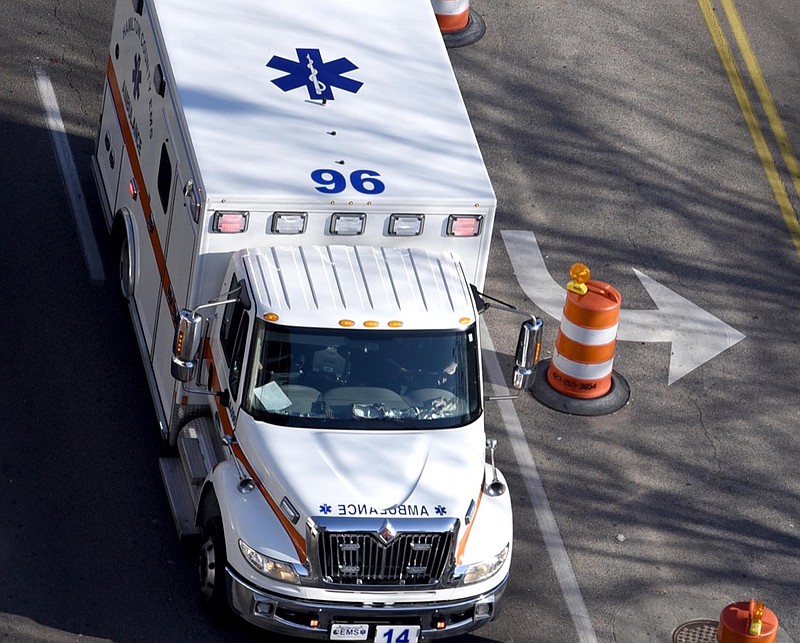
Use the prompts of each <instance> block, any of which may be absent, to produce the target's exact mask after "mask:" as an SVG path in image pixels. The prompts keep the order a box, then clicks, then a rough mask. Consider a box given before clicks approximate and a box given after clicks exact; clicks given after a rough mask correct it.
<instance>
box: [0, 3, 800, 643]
mask: <svg viewBox="0 0 800 643" xmlns="http://www.w3.org/2000/svg"><path fill="white" fill-rule="evenodd" d="M704 4H707V6H708V7H711V8H712V9H713V12H712V13H711V14H710V15H711V25H712V29H711V30H709V27H708V26H707V23H706V19H705V18H704V13H703V11H702V8H703V6H704ZM472 6H473V8H474V9H476V10H477V11H478V12H480V14H481V15H482V16H483V17H484V19H485V21H486V23H487V33H486V35H485V37H484V38H483V39H482V40H481V41H480V42H478V43H477V44H475V45H473V46H471V47H467V48H463V49H456V50H451V57H452V60H453V63H454V66H455V69H456V74H457V76H458V79H459V82H460V84H461V86H462V89H463V92H464V97H465V101H466V103H467V107H468V109H469V111H470V114H471V116H472V119H473V124H474V126H475V129H476V132H477V134H478V138H479V142H480V144H481V148H482V150H483V153H484V157H485V160H486V163H487V166H488V169H489V173H490V175H491V177H492V180H493V183H494V185H495V189H496V191H497V194H498V199H499V204H500V206H499V210H498V220H497V224H496V235H495V239H494V246H493V251H492V256H491V260H490V265H489V274H488V278H487V287H486V290H487V292H489V293H490V294H492V295H494V296H497V297H499V298H500V299H503V300H505V301H509V302H512V303H514V304H516V305H518V306H520V307H525V308H534V309H535V310H537V311H538V312H539V314H543V315H545V316H546V308H547V307H546V305H545V302H544V294H543V293H544V292H545V291H546V287H545V282H546V280H545V279H542V278H541V273H536V274H537V275H538V278H539V281H535V282H530V280H529V279H528V275H529V270H528V269H529V268H530V266H531V265H533V263H534V261H533V259H534V257H535V251H534V250H535V249H534V248H533V247H528V248H527V252H528V253H529V255H523V258H522V259H520V258H519V257H517V258H516V259H515V260H512V254H511V253H510V252H509V249H508V247H507V246H506V244H505V242H504V238H503V234H502V233H503V231H510V230H522V231H528V232H533V233H534V234H535V237H536V240H537V247H538V250H540V251H541V253H542V255H543V258H544V263H545V266H546V269H547V271H548V272H549V274H550V276H551V278H552V279H554V280H555V281H556V282H558V283H559V284H563V283H565V282H566V280H567V278H568V277H567V274H568V270H569V267H570V265H571V264H572V263H573V262H574V261H578V260H580V261H583V262H585V263H587V264H588V265H589V266H590V268H591V269H592V271H593V274H594V276H595V277H596V278H598V279H601V280H603V281H605V282H608V283H611V284H613V285H614V286H615V287H616V288H617V289H618V290H619V291H620V292H621V293H622V295H623V311H645V310H652V309H655V304H654V302H653V299H652V296H651V294H650V292H649V291H648V290H647V289H646V288H645V287H644V285H643V282H642V281H640V278H639V277H638V276H637V274H636V273H635V272H634V270H638V271H639V272H640V273H644V274H646V275H647V276H648V277H649V278H651V279H653V280H655V281H657V282H658V283H659V284H661V285H662V286H663V287H664V288H667V289H669V290H670V291H672V292H674V293H677V294H678V295H680V296H681V297H682V298H684V300H686V301H689V302H691V303H692V304H694V306H696V307H699V308H701V309H703V310H704V311H706V312H707V313H709V314H710V315H713V317H715V318H716V319H718V320H720V323H724V324H725V325H727V327H729V328H730V329H733V330H732V331H730V330H724V328H726V327H723V326H719V325H718V326H713V328H712V330H709V331H708V332H709V333H710V335H714V337H711V336H710V335H709V336H706V335H703V334H702V333H701V332H695V333H688V335H686V336H683V337H682V339H681V342H682V344H680V345H677V344H670V343H669V342H666V341H664V339H663V337H664V332H665V331H663V329H662V330H658V329H655V328H654V329H653V330H652V331H651V332H650V334H645V337H644V339H636V340H621V341H620V342H619V343H618V347H617V357H616V360H615V369H616V370H617V371H618V372H619V373H620V374H622V375H623V376H624V377H625V378H626V379H627V381H628V382H629V383H630V385H631V389H632V396H631V402H630V404H629V405H628V406H627V407H626V408H624V409H622V410H620V411H618V412H617V413H615V414H612V415H603V416H595V417H580V416H574V415H567V414H563V413H559V412H556V411H553V410H550V409H548V408H546V407H545V406H543V405H542V404H540V403H539V402H538V401H537V400H535V399H534V398H533V397H532V396H531V395H529V394H527V393H526V394H525V395H524V396H523V397H522V398H520V399H519V400H517V401H516V403H514V404H513V406H511V405H509V404H508V403H504V404H498V403H490V404H489V406H488V408H487V422H488V427H489V428H490V431H491V433H492V434H493V435H495V437H497V438H498V440H499V442H500V448H499V452H498V459H499V460H498V463H499V465H500V466H501V467H502V468H503V470H504V471H505V472H506V475H507V477H508V479H509V485H510V489H511V493H512V494H513V499H514V506H515V532H516V540H515V561H514V568H513V571H512V579H511V585H510V588H509V592H508V600H507V602H506V605H505V609H504V611H503V612H502V614H501V616H500V618H499V619H498V620H497V621H495V622H494V623H492V624H490V625H488V626H487V627H485V628H484V629H482V630H480V631H478V632H477V633H476V634H475V635H471V636H465V637H461V638H460V639H456V643H536V642H539V641H558V642H565V643H566V642H571V641H582V642H583V641H588V642H591V641H601V642H607V641H614V642H618V643H622V642H624V641H630V642H632V643H641V642H642V641H669V640H670V638H671V632H672V630H673V629H674V628H675V627H676V626H678V625H679V624H681V623H685V622H687V621H689V620H691V619H694V618H710V619H714V618H716V617H717V616H718V614H719V611H720V610H721V609H722V608H723V607H724V606H725V605H726V604H728V603H730V602H733V601H739V600H745V599H749V597H750V596H756V597H758V598H761V599H763V600H764V601H765V602H766V604H767V606H768V607H769V608H770V609H772V610H773V611H774V612H775V613H776V614H777V615H778V617H779V619H780V622H781V627H782V632H781V637H780V638H779V641H781V642H782V643H786V642H790V641H791V640H800V610H798V607H800V600H799V599H798V596H800V562H799V561H800V557H798V554H797V552H798V551H800V476H798V465H797V462H798V458H799V456H800V410H799V407H798V401H799V395H798V391H800V376H798V371H797V361H798V356H800V350H799V349H800V346H799V343H800V329H799V328H798V324H797V321H796V320H797V316H798V308H799V306H798V303H797V302H798V297H799V296H800V286H798V283H797V278H796V276H797V274H798V265H800V248H799V247H798V246H797V245H796V242H797V237H796V236H793V234H794V233H793V231H792V221H791V216H794V217H796V213H797V212H798V211H799V210H800V199H798V194H797V188H798V186H797V184H796V183H794V182H793V180H792V176H791V175H790V172H789V170H788V169H787V167H789V166H790V164H791V159H792V157H793V154H794V153H793V152H791V151H790V153H788V154H787V151H786V143H787V142H788V143H789V144H791V143H792V142H794V144H795V145H800V122H799V121H798V114H799V113H800V110H799V109H798V108H799V107H800V105H798V99H797V97H798V96H800V74H798V71H797V70H798V69H800V41H798V39H797V34H798V33H800V14H798V12H797V11H796V10H795V9H796V8H795V7H794V5H793V4H792V3H791V2H789V0H768V1H767V2H758V3H756V2H744V1H741V2H739V3H737V5H736V8H737V9H738V17H739V18H740V20H741V24H740V26H737V24H736V22H735V20H734V21H733V22H732V21H731V18H730V15H728V14H727V13H726V11H725V9H726V8H730V6H732V5H731V3H730V1H729V0H725V2H723V1H722V0H717V1H716V2H714V3H709V2H707V0H666V1H664V2H659V3H655V2H648V1H645V2H637V3H630V2H622V1H620V0H600V1H592V2H586V1H585V0H562V1H561V2H558V3H555V2H550V3H547V2H543V1H541V0H539V1H538V2H529V3H511V2H508V1H495V2H489V1H488V0H481V1H480V2H478V1H475V2H473V3H472ZM111 11H112V7H111V3H110V2H106V1H102V0H72V1H70V2H59V1H57V0H17V1H16V2H14V3H9V2H6V3H3V4H2V5H0V35H1V36H2V37H0V87H1V88H2V90H0V136H1V137H2V139H1V140H2V148H1V149H2V151H3V153H2V154H1V155H0V186H2V187H1V188H0V189H2V194H3V196H4V198H3V204H4V209H5V216H4V217H3V219H2V220H3V222H4V224H5V229H4V231H3V233H2V234H0V301H2V302H3V314H2V315H0V337H2V339H3V349H2V352H0V355H2V363H3V366H4V368H3V371H2V390H3V391H4V393H5V395H4V411H5V412H4V413H3V416H2V420H0V638H2V639H3V640H8V641H14V642H16V641H21V642H26V643H27V642H38V641H48V642H49V641H53V642H57V643H61V642H63V641H76V640H82V641H94V640H100V641H115V642H120V643H133V642H136V641H167V640H169V641H209V642H210V641H250V640H253V641H255V640H263V638H264V637H263V635H261V633H259V632H254V631H253V630H251V629H249V628H248V627H246V626H244V625H241V624H235V623H234V624H230V625H226V626H222V625H218V624H215V623H212V622H210V621H208V620H207V619H206V617H205V616H204V615H203V614H202V612H201V610H200V609H199V606H198V603H197V600H196V596H195V587H194V584H195V583H194V570H193V560H192V557H191V555H190V553H189V552H187V551H186V550H185V549H184V548H183V547H181V546H180V545H179V543H178V542H177V539H176V537H175V533H174V528H173V525H172V521H171V517H170V514H169V509H168V507H167V502H166V498H165V495H164V493H163V490H162V486H161V481H160V477H159V474H158V469H157V458H158V456H159V453H160V449H161V445H160V441H159V437H158V431H157V428H156V423H155V418H154V414H153V411H152V406H151V402H150V400H149V396H148V392H147V387H146V383H145V379H144V374H143V371H142V368H141V365H140V360H139V356H138V351H137V348H136V346H135V341H134V336H133V332H132V329H131V325H130V321H129V319H128V317H127V310H126V309H125V308H124V307H123V306H122V304H121V303H120V301H119V298H118V297H117V295H116V284H115V280H114V278H113V275H114V273H115V269H114V267H113V261H112V259H111V256H110V252H109V247H108V244H107V243H106V241H107V239H106V233H105V229H104V226H103V223H102V220H101V217H100V210H99V204H98V202H97V199H96V196H95V193H94V186H93V184H92V179H91V173H90V169H89V156H90V153H91V149H92V139H93V136H94V130H95V128H96V125H97V122H98V117H99V108H100V91H101V87H102V81H103V68H104V61H105V57H106V47H107V42H108V38H109V30H110V20H111ZM715 24H718V25H719V32H718V33H717V34H716V36H715V37H712V35H713V34H714V33H715V32H714V29H713V26H714V25H715ZM742 34H744V36H745V38H746V40H747V42H749V44H750V45H752V50H753V52H754V55H755V57H756V59H757V62H758V64H759V71H760V76H759V74H755V75H754V74H753V73H752V72H751V70H749V69H748V66H747V60H746V54H743V53H742V52H743V51H746V48H745V49H743V48H742V42H744V41H742V40H741V36H742ZM720 35H721V36H724V40H723V38H721V37H720ZM737 36H739V38H737ZM720 43H722V44H723V45H724V43H727V44H728V46H729V47H730V51H731V54H730V55H731V61H732V62H733V63H734V64H735V66H736V68H737V69H738V70H739V74H740V81H739V82H740V86H741V89H742V91H743V92H744V95H745V96H747V97H748V100H747V101H745V107H744V108H743V107H742V105H741V104H740V102H739V101H737V98H736V94H735V92H734V88H735V87H736V75H733V76H732V77H731V76H730V75H729V74H728V73H726V70H725V67H724V66H723V64H722V62H721V58H720V53H719V50H718V47H719V46H721V45H720ZM722 51H723V55H724V52H725V49H724V47H723V49H722ZM37 72H39V73H40V75H39V76H37ZM41 74H43V75H44V76H45V77H46V78H47V79H49V81H50V82H51V83H52V86H53V89H54V95H55V98H56V99H57V102H58V105H59V107H60V110H61V116H62V119H63V123H64V127H65V130H66V138H64V139H58V137H56V140H57V142H56V146H58V145H59V143H58V140H62V143H63V141H66V143H67V147H68V149H69V150H70V151H71V154H72V156H73V158H74V164H75V170H76V173H77V177H78V181H79V185H80V186H81V188H82V190H83V194H84V198H85V204H86V209H87V212H89V213H90V216H91V217H92V219H91V224H90V225H89V228H88V231H89V233H90V234H89V243H90V245H91V241H92V239H94V240H95V241H96V249H97V253H98V255H97V256H98V258H99V262H100V264H99V265H100V269H101V274H100V275H98V274H97V272H96V266H95V271H93V270H92V262H91V260H88V261H87V259H85V257H86V255H85V253H84V250H85V248H86V244H87V239H86V238H85V236H84V237H82V234H81V232H80V227H79V225H77V224H76V222H75V219H74V217H73V213H72V210H71V208H70V201H69V200H68V198H67V191H66V190H65V183H64V179H63V175H62V172H61V170H60V168H59V165H58V163H57V160H56V154H55V152H54V149H58V148H57V147H56V148H54V145H53V137H52V136H51V134H50V132H49V130H48V127H47V124H46V121H45V118H44V115H43V103H42V99H41V97H40V93H39V90H40V88H41V85H40V84H39V85H37V78H38V79H41V78H42V75H41ZM762 85H763V87H767V88H768V90H769V92H770V99H771V101H772V103H773V104H774V107H775V109H776V113H777V115H778V118H779V123H780V125H781V126H782V127H783V134H781V130H780V128H778V129H777V130H776V127H775V121H774V119H773V121H772V122H770V119H769V118H768V116H769V112H770V108H769V102H766V103H765V102H764V101H763V99H762V98H760V97H759V91H758V90H759V89H763V87H762ZM762 94H763V92H762ZM740 98H741V97H740ZM747 102H749V103H750V104H751V108H752V110H753V111H752V113H753V118H752V119H750V120H749V121H748V118H747V117H746V114H747V109H746V104H747ZM765 105H766V107H765ZM743 109H744V111H743ZM758 132H761V133H762V134H763V136H764V146H765V147H764V148H762V150H761V154H760V156H759V153H758V150H759V148H758V135H757V133H758ZM764 150H766V152H765V151H764ZM767 157H771V158H772V159H773V160H774V169H770V165H769V162H768V158H767ZM787 159H788V160H787ZM770 178H773V182H772V183H770V180H769V179H770ZM776 178H777V182H776V181H775V179H776ZM781 185H782V186H783V190H784V193H785V199H784V200H783V201H781V199H782V198H783V197H781V190H780V186H781ZM776 186H777V187H776ZM787 203H788V210H787V205H786V204H787ZM795 225H796V218H795ZM84 235H85V231H84ZM525 257H529V261H525ZM515 275H516V276H515ZM517 277H519V279H518V278H517ZM521 282H522V283H521ZM526 293H527V294H526ZM690 310H693V309H692V308H690V307H688V306H685V305H684V306H683V307H678V308H677V309H674V310H672V311H668V313H667V314H665V315H664V317H663V319H662V320H661V322H659V323H662V322H663V321H664V319H666V325H667V326H675V325H677V324H679V322H680V321H681V319H682V317H683V316H686V315H688V314H689V313H687V311H690ZM487 316H488V326H489V329H490V332H491V337H492V340H493V343H494V345H495V346H496V349H497V353H498V357H499V362H500V367H501V368H502V369H503V370H505V371H508V370H509V360H510V358H509V353H510V352H511V349H512V347H513V344H514V341H515V338H516V328H515V324H512V323H509V320H508V319H507V318H505V317H503V316H500V315H498V314H497V313H495V312H493V311H489V313H487ZM546 320H547V322H548V324H549V326H548V329H547V333H546V338H545V345H546V347H547V348H548V354H549V353H550V352H551V351H552V346H553V341H554V338H555V333H556V329H557V324H558V322H557V320H556V319H553V318H552V317H549V316H546ZM620 332H622V327H621V329H620ZM719 333H722V334H723V335H726V334H727V337H728V338H729V339H731V338H735V337H738V334H742V335H744V339H741V341H737V342H736V343H733V345H732V346H730V347H729V348H727V349H726V350H724V351H723V352H721V353H720V354H718V355H716V356H715V357H713V358H710V359H707V360H705V361H701V363H699V364H697V365H696V367H694V368H691V369H690V370H689V371H688V372H686V373H684V374H682V375H681V376H680V377H677V378H675V373H674V371H672V370H671V359H675V360H677V357H675V355H677V354H682V355H688V356H689V357H690V358H692V357H693V358H695V360H696V361H697V360H699V359H700V357H698V356H700V355H702V350H701V348H702V347H703V346H706V345H708V344H709V343H711V342H712V341H715V340H716V339H718V337H717V335H718V334H719ZM734 333H736V334H737V335H735V334H734ZM676 341H677V340H676ZM491 361H492V360H487V364H489V363H490V362H491ZM671 373H672V375H671ZM493 377H495V379H496V376H493ZM267 638H268V639H269V640H278V639H277V638H275V637H267Z"/></svg>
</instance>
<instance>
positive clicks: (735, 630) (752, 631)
mask: <svg viewBox="0 0 800 643" xmlns="http://www.w3.org/2000/svg"><path fill="white" fill-rule="evenodd" d="M777 636H778V617H777V616H775V613H774V612H773V611H772V610H771V609H769V608H767V607H764V603H762V602H761V601H756V600H755V599H753V598H751V599H750V602H749V603H748V602H746V601H742V602H739V603H731V604H730V605H728V606H727V607H726V608H725V609H724V610H722V613H721V614H720V616H719V627H718V628H717V641H718V643H756V642H757V643H774V642H775V639H776V637H777Z"/></svg>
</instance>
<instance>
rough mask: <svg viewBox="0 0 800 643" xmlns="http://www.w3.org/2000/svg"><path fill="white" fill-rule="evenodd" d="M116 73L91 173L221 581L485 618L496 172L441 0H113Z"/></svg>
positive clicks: (495, 481) (526, 336)
mask: <svg viewBox="0 0 800 643" xmlns="http://www.w3.org/2000/svg"><path fill="white" fill-rule="evenodd" d="M106 74H107V81H106V84H105V96H104V101H103V111H102V117H101V122H100V129H99V132H98V137H97V147H96V152H95V155H94V157H93V171H94V175H95V180H96V183H97V186H98V191H99V194H100V199H101V202H102V204H103V209H104V215H105V219H106V223H107V224H108V227H109V230H110V231H111V236H112V240H113V242H114V244H115V246H114V247H115V249H116V251H117V252H118V256H119V280H120V287H121V290H122V294H123V296H124V297H125V298H126V299H127V302H128V304H129V307H130V311H131V315H132V318H133V322H134V327H135V329H136V335H137V339H138V343H139V346H140V348H141V353H142V357H143V360H144V364H145V370H146V372H147V377H148V382H149V385H150V388H151V392H152V396H153V400H154V403H155V408H156V414H157V417H158V420H159V422H160V425H161V433H162V436H163V437H164V439H165V440H167V441H168V442H169V445H170V447H171V448H172V450H173V452H174V455H173V457H167V458H164V459H162V461H161V470H162V474H163V478H164V482H165V486H166V489H167V493H168V496H169V500H170V504H171V507H172V510H173V514H174V516H175V521H176V526H177V529H178V533H179V535H180V536H181V537H187V538H194V539H196V541H197V544H198V546H197V548H198V552H199V555H198V569H199V574H200V580H201V598H202V600H203V602H204V604H205V605H206V606H207V607H208V608H209V609H210V610H211V611H213V612H217V613H219V614H224V613H227V612H228V611H229V610H232V611H233V612H234V613H236V614H238V615H239V616H241V617H242V618H244V619H245V620H247V621H249V622H250V623H253V624H255V625H257V626H259V627H262V628H265V629H267V630H270V631H273V632H279V633H282V634H288V635H292V636H296V637H302V638H308V639H316V640H332V641H377V642H380V643H415V642H416V641H422V640H430V639H438V638H444V637H448V636H454V635H458V634H461V633H463V632H466V631H469V630H472V629H474V628H476V627H478V626H480V625H482V624H483V623H486V622H488V621H490V620H491V619H492V618H494V616H495V614H496V610H497V603H498V600H499V599H500V597H501V595H502V593H503V590H504V588H505V585H506V582H507V579H508V574H509V567H510V564H511V549H512V515H511V502H510V499H509V494H508V493H507V492H506V489H505V485H504V483H503V477H502V475H501V474H500V472H499V471H497V470H496V468H495V467H494V444H495V441H494V440H491V439H489V440H487V437H486V434H485V432H484V413H483V401H484V387H483V383H482V376H481V353H480V341H479V338H480V332H479V326H478V324H479V323H481V322H480V321H479V314H480V313H481V312H482V311H483V309H484V307H485V305H486V300H485V299H484V297H483V296H482V295H480V292H479V291H480V289H482V288H483V282H484V274H485V271H486V266H487V260H488V255H489V243H490V239H491V234H492V224H493V219H494V214H495V196H494V193H493V190H492V187H491V184H490V182H489V178H488V175H487V172H486V169H485V167H484V164H483V162H482V159H481V155H480V152H479V150H478V146H477V143H476V140H475V136H474V134H473V131H472V128H471V126H470V122H469V119H468V116H467V113H466V111H465V108H464V104H463V101H462V99H461V96H460V93H459V90H458V87H457V85H456V81H455V77H454V74H453V71H452V69H451V67H450V64H449V60H448V57H447V53H446V50H445V47H444V44H443V43H442V38H441V35H440V33H439V31H438V28H437V23H436V19H435V16H434V14H433V11H432V8H431V4H430V0H402V1H397V0H391V1H390V0H291V1H290V2H289V1H287V2H265V1H264V0H215V1H214V2H198V1H197V0H118V1H117V4H116V10H115V16H114V25H113V34H112V38H111V45H110V51H109V57H108V62H107V68H106ZM493 305H498V304H493ZM499 307H500V308H505V306H504V305H499ZM512 312H519V311H512ZM523 314H524V316H525V320H524V321H523V323H522V329H521V331H520V340H519V343H518V347H517V356H516V367H515V370H514V374H513V377H514V382H513V386H514V387H515V388H518V389H521V388H524V387H525V386H526V385H527V384H528V378H529V375H530V373H531V370H532V368H533V365H534V363H535V360H536V359H537V357H538V352H537V347H538V338H539V336H540V333H541V321H540V320H538V319H536V318H534V317H533V316H531V315H530V314H528V313H523Z"/></svg>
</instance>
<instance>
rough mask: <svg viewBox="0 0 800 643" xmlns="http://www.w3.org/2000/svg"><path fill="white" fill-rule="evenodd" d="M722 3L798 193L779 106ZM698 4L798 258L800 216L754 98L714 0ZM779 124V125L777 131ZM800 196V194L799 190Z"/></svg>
mask: <svg viewBox="0 0 800 643" xmlns="http://www.w3.org/2000/svg"><path fill="white" fill-rule="evenodd" d="M721 2H722V3H723V6H724V8H725V12H726V15H727V16H728V20H729V21H730V22H731V29H732V31H733V32H734V35H735V38H736V40H737V43H738V44H739V47H740V48H741V49H742V56H743V57H744V58H745V63H746V64H747V66H748V70H749V71H750V74H751V76H753V83H754V85H755V86H756V91H757V92H758V93H759V97H760V98H761V101H762V105H764V109H765V112H766V113H767V118H768V119H769V121H770V125H771V127H772V128H773V133H775V137H776V139H777V140H778V146H779V147H780V148H781V153H782V154H783V157H784V160H785V161H786V165H787V168H788V169H789V172H790V174H792V181H793V183H794V185H795V189H796V190H798V186H800V177H798V172H797V160H796V158H795V157H794V153H793V152H792V150H791V145H790V144H789V139H788V137H787V136H786V131H785V130H784V129H783V125H782V124H781V122H780V118H779V117H778V112H777V109H775V104H774V103H773V102H772V97H771V96H770V95H769V90H768V89H767V86H766V83H764V79H763V76H761V73H760V70H758V74H757V75H754V74H753V69H758V63H757V62H756V59H755V55H754V54H753V50H752V48H751V47H750V46H749V43H748V42H747V37H746V36H745V33H744V29H742V25H741V21H740V20H738V14H736V12H735V8H734V7H733V3H732V0H721ZM697 3H698V4H699V5H700V10H701V11H702V12H703V17H704V18H705V21H706V27H708V33H709V34H710V35H711V40H712V41H713V42H714V46H715V47H716V48H717V53H718V54H719V57H720V60H721V61H722V66H723V68H724V69H725V73H726V74H727V75H728V81H729V82H730V84H731V87H732V88H733V93H734V95H735V96H736V100H737V102H738V103H739V109H741V110H742V115H743V116H744V120H745V123H746V124H747V129H748V130H749V131H750V136H751V137H752V139H753V144H754V145H755V147H756V153H757V154H758V158H759V159H760V161H761V165H762V166H763V167H764V173H765V174H766V175H767V181H768V182H769V185H770V188H772V194H773V195H774V196H775V200H776V201H777V203H778V207H779V208H780V211H781V215H782V216H783V220H784V222H785V223H786V227H787V228H788V229H789V233H790V234H791V236H792V241H793V243H794V248H795V252H796V253H797V255H798V256H800V223H798V220H797V213H796V212H795V210H794V207H793V206H792V202H791V200H790V199H789V195H788V194H787V192H786V188H785V186H784V185H783V181H782V180H781V177H780V173H779V172H778V168H777V166H776V165H775V160H774V159H773V157H772V153H771V152H770V150H769V146H768V145H767V142H766V140H765V139H764V133H763V132H762V131H761V125H760V124H759V122H758V118H757V116H756V114H755V111H754V110H753V105H752V103H751V102H750V98H749V97H748V95H747V91H746V90H745V88H744V84H743V83H742V77H741V75H740V74H739V69H738V68H737V66H736V61H735V60H734V58H733V54H732V53H731V48H730V46H729V45H728V40H727V38H726V37H725V34H724V33H723V31H722V28H721V27H720V24H719V21H718V20H717V17H716V15H715V14H714V9H713V7H712V6H711V0H697ZM729 9H730V11H729ZM732 15H734V16H735V18H734V19H733V20H732V19H731V16H732ZM743 42H744V43H746V47H743V46H742V43H743ZM757 78H758V80H757ZM759 85H760V86H761V89H759ZM765 96H766V97H769V100H768V101H767V102H766V104H768V105H771V110H770V109H768V108H767V106H766V104H765ZM770 114H771V115H770ZM776 123H777V124H778V127H777V128H776ZM778 132H782V135H779V134H778ZM787 156H788V157H789V158H790V159H791V161H787V160H786V159H787ZM798 193H800V190H798Z"/></svg>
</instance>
